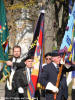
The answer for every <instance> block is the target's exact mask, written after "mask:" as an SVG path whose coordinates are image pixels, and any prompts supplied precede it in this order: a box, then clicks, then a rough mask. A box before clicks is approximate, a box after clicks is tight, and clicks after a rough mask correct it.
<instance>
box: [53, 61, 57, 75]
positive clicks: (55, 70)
mask: <svg viewBox="0 0 75 100" xmlns="http://www.w3.org/2000/svg"><path fill="white" fill-rule="evenodd" d="M52 70H53V71H54V73H55V72H56V73H57V74H58V71H57V69H56V67H55V65H54V64H53V63H52Z"/></svg>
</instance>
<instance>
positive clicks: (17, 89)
mask: <svg viewBox="0 0 75 100" xmlns="http://www.w3.org/2000/svg"><path fill="white" fill-rule="evenodd" d="M23 62H24V63H25V67H24V68H22V69H20V70H17V71H16V73H15V74H14V77H13V82H14V84H13V88H14V91H13V93H12V94H13V95H12V96H13V98H17V99H18V100H20V99H23V100H29V99H28V98H27V87H28V83H29V81H30V75H31V69H32V62H33V58H32V56H30V55H27V56H26V58H24V59H23ZM16 94H18V95H17V97H16Z"/></svg>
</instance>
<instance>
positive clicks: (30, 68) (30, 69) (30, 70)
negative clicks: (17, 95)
mask: <svg viewBox="0 0 75 100" xmlns="http://www.w3.org/2000/svg"><path fill="white" fill-rule="evenodd" d="M29 71H30V76H31V68H30V69H29Z"/></svg>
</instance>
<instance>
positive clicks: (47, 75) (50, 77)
mask: <svg viewBox="0 0 75 100" xmlns="http://www.w3.org/2000/svg"><path fill="white" fill-rule="evenodd" d="M72 70H75V66H72V67H70V68H69V69H67V68H66V67H65V66H63V70H62V75H61V79H60V84H59V92H58V95H57V100H61V97H62V95H64V97H65V98H66V99H67V97H68V89H67V84H66V77H65V76H64V75H65V73H66V72H69V71H72ZM57 75H58V71H57V69H56V67H55V66H54V64H53V63H52V62H51V63H50V64H48V65H45V66H44V68H43V71H42V73H41V75H40V78H39V82H40V83H41V84H42V85H43V86H45V87H46V85H47V84H48V82H51V83H52V84H54V85H56V81H57ZM46 100H54V97H53V93H52V92H51V91H46Z"/></svg>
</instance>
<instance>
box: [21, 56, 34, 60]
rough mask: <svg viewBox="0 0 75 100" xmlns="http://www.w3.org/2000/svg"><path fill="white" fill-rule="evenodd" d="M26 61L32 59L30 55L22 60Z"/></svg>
mask: <svg viewBox="0 0 75 100" xmlns="http://www.w3.org/2000/svg"><path fill="white" fill-rule="evenodd" d="M28 59H33V57H32V56H31V55H27V56H26V57H25V58H24V59H23V61H26V60H28Z"/></svg>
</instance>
